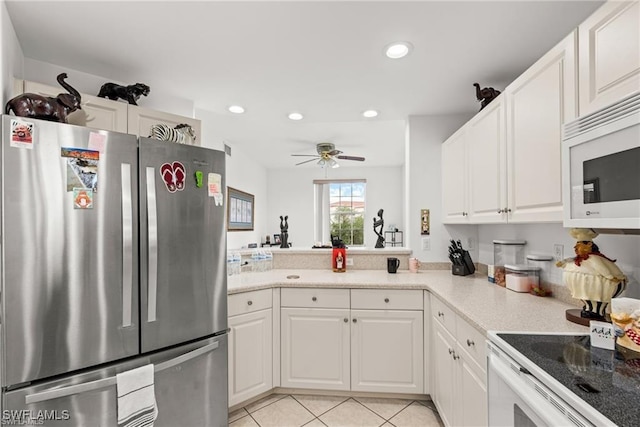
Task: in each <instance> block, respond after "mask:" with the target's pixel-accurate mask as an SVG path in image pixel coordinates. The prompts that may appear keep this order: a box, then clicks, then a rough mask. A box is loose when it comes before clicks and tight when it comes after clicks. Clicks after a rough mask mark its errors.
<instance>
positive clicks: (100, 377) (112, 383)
mask: <svg viewBox="0 0 640 427" xmlns="http://www.w3.org/2000/svg"><path fill="white" fill-rule="evenodd" d="M148 363H153V364H154V370H155V373H154V388H155V396H156V404H157V407H158V418H157V420H156V421H155V423H154V426H155V427H175V426H185V427H205V426H206V427H221V426H227V419H228V415H227V414H228V400H227V335H226V334H225V335H221V336H219V337H216V338H215V339H206V340H202V341H199V342H196V343H192V344H189V345H186V346H181V347H178V348H173V349H171V350H169V351H163V352H159V353H156V354H153V355H150V356H144V357H140V358H137V359H133V360H130V361H128V362H126V363H122V364H118V365H112V366H110V367H107V368H104V369H101V370H96V371H91V372H88V373H84V374H82V375H78V376H74V377H71V378H63V379H60V380H57V381H51V382H47V383H44V384H40V385H38V386H33V387H28V388H24V389H19V390H14V391H10V392H6V393H4V394H3V402H2V403H3V411H2V422H3V424H13V425H31V424H38V425H44V426H50V427H63V426H64V427H99V426H104V427H111V426H116V425H117V416H118V413H117V388H116V387H117V386H116V374H118V373H121V372H125V371H128V370H130V369H134V368H137V367H139V366H143V365H146V364H148ZM28 417H31V419H32V422H31V423H29V422H26V421H27V418H28ZM37 417H41V419H42V422H34V419H36V418H37Z"/></svg>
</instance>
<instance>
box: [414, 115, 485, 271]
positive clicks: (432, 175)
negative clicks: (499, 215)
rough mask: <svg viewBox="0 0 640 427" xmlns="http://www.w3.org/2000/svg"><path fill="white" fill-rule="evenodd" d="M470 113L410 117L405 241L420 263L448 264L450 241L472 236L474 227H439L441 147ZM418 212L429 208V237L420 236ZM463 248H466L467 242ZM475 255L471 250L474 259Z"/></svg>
mask: <svg viewBox="0 0 640 427" xmlns="http://www.w3.org/2000/svg"><path fill="white" fill-rule="evenodd" d="M470 117H471V115H470V114H452V115H441V116H410V117H409V122H408V129H407V134H406V140H405V171H404V179H405V206H406V213H405V224H407V226H406V229H407V232H406V236H405V239H406V241H407V243H408V246H409V247H410V248H411V249H413V256H415V257H416V258H418V259H419V260H420V261H423V262H449V260H448V257H447V254H448V252H447V246H448V245H449V239H450V238H455V239H462V237H463V234H464V235H465V237H466V236H470V237H475V241H476V242H477V240H478V239H477V234H476V233H477V227H476V226H465V227H461V228H459V229H450V228H446V227H445V226H444V225H443V224H442V220H441V217H442V191H441V187H442V185H441V179H440V177H441V161H440V160H441V155H440V152H441V148H442V143H443V142H444V141H445V140H446V139H447V138H448V137H449V136H451V134H453V132H455V131H456V130H457V129H458V128H460V127H461V126H462V125H463V124H464V123H465V122H466V121H467V120H468V119H469V118H470ZM421 209H429V214H430V217H431V220H430V228H431V234H430V235H429V236H422V235H421V234H420V221H421V216H420V212H421ZM423 238H426V239H428V240H429V241H430V246H431V249H430V250H422V239H423ZM463 245H464V246H465V247H467V245H466V239H465V240H464V243H463ZM474 255H475V252H474V251H471V256H472V258H473V260H474V261H475V260H476V257H474Z"/></svg>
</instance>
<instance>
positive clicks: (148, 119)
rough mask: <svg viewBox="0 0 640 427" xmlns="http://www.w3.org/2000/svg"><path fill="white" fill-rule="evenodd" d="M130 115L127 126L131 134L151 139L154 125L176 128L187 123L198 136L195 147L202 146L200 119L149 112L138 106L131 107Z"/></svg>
mask: <svg viewBox="0 0 640 427" xmlns="http://www.w3.org/2000/svg"><path fill="white" fill-rule="evenodd" d="M128 115H129V117H128V122H127V124H128V133H130V134H133V135H137V136H143V137H149V136H150V135H151V126H153V125H157V124H161V123H163V124H166V125H169V126H171V127H176V126H177V125H179V124H181V123H185V124H188V125H190V126H191V127H192V128H193V130H194V132H195V134H196V141H195V144H194V145H202V144H201V140H200V135H201V131H200V128H201V123H200V120H198V119H192V118H190V117H183V116H178V115H175V114H170V113H164V112H161V111H154V110H149V109H147V108H142V107H139V106H136V105H130V106H129V109H128Z"/></svg>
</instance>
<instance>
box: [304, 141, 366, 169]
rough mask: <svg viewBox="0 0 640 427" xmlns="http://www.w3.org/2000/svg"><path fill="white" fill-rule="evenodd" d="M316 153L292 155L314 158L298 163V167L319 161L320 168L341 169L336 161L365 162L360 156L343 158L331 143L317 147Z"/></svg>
mask: <svg viewBox="0 0 640 427" xmlns="http://www.w3.org/2000/svg"><path fill="white" fill-rule="evenodd" d="M316 151H317V152H318V154H292V156H294V157H313V158H312V159H309V160H305V161H304V162H300V163H296V166H298V165H303V164H305V163H309V162H314V161H316V160H317V163H318V166H320V167H322V168H323V167H326V166H329V167H332V168H337V167H340V165H339V164H338V162H336V159H340V160H355V161H357V162H364V157H360V156H342V155H341V154H342V151H340V150H336V146H335V145H334V144H332V143H330V142H321V143H319V144H317V145H316Z"/></svg>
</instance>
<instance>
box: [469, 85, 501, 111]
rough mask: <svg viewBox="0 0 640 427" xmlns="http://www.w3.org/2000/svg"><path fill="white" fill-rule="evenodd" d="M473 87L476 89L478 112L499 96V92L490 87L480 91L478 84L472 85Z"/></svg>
mask: <svg viewBox="0 0 640 427" xmlns="http://www.w3.org/2000/svg"><path fill="white" fill-rule="evenodd" d="M473 85H474V86H475V87H476V98H478V102H479V103H480V111H482V109H483V108H484V107H486V106H487V105H489V103H490V102H491V101H493V100H494V99H496V98H497V97H498V95H500V91H499V90H496V89H494V88H492V87H485V88H483V89H480V85H479V84H478V83H474V84H473Z"/></svg>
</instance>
